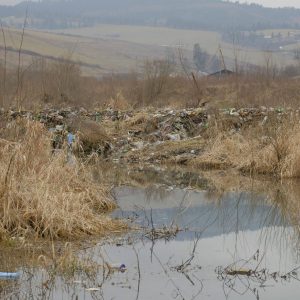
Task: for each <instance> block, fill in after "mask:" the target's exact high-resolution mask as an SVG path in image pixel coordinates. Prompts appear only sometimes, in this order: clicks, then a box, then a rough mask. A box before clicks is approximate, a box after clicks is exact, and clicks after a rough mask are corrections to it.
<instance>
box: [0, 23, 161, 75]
mask: <svg viewBox="0 0 300 300" xmlns="http://www.w3.org/2000/svg"><path fill="white" fill-rule="evenodd" d="M4 32H5V36H6V46H7V48H8V52H9V55H8V63H9V65H10V66H12V67H13V66H15V65H16V64H17V62H18V59H17V55H18V53H17V52H18V49H19V46H20V41H21V30H18V29H11V28H10V29H7V28H5V30H4ZM0 48H1V49H2V51H0V61H3V58H4V51H3V48H4V42H3V36H2V35H0ZM164 55H165V52H164V49H163V48H162V47H157V46H149V45H143V44H138V43H132V42H126V41H114V40H105V39H95V38H89V37H78V36H67V35H61V34H54V33H47V32H41V31H34V30H29V29H27V30H26V31H25V35H24V42H23V46H22V61H23V63H24V65H28V64H30V63H32V60H33V59H34V58H38V57H41V56H42V57H45V58H47V59H49V60H58V59H61V58H63V57H65V58H68V59H71V60H72V61H74V62H76V63H78V64H79V65H80V66H81V67H82V69H83V73H84V74H86V75H94V76H101V75H103V74H110V73H127V72H130V71H131V70H133V69H136V68H138V67H139V66H140V65H141V64H142V63H143V61H144V60H145V59H146V58H149V59H151V58H152V59H155V58H163V57H164Z"/></svg>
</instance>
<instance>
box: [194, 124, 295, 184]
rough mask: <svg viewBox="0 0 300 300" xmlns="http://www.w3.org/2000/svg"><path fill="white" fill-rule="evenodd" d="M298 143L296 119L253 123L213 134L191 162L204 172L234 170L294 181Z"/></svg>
mask: <svg viewBox="0 0 300 300" xmlns="http://www.w3.org/2000/svg"><path fill="white" fill-rule="evenodd" d="M299 140H300V123H299V120H290V119H289V120H284V121H276V123H272V124H269V125H268V126H266V127H263V126H261V125H259V124H256V125H254V126H252V127H250V128H248V129H247V130H244V131H241V132H238V133H229V132H220V133H218V134H216V136H215V137H214V138H212V137H211V138H210V139H209V141H208V145H207V147H206V149H205V151H204V152H203V154H202V155H201V156H199V157H197V158H196V159H195V160H193V161H192V162H191V163H192V164H193V165H196V166H198V167H203V166H207V168H208V169H212V168H213V167H214V166H215V168H216V169H222V168H223V169H228V168H236V169H238V170H240V171H241V172H243V173H250V174H266V175H272V176H276V177H279V178H298V177H300V143H299Z"/></svg>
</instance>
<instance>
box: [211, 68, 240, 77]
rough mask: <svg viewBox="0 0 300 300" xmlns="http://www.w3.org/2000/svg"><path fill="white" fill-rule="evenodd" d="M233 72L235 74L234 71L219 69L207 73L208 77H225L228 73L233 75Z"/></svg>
mask: <svg viewBox="0 0 300 300" xmlns="http://www.w3.org/2000/svg"><path fill="white" fill-rule="evenodd" d="M233 74H235V72H233V71H230V70H227V69H222V70H219V71H217V72H215V73H212V74H209V75H208V77H217V78H221V77H227V76H230V75H233Z"/></svg>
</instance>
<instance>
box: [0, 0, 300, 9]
mask: <svg viewBox="0 0 300 300" xmlns="http://www.w3.org/2000/svg"><path fill="white" fill-rule="evenodd" d="M83 1H84V0H83ZM149 1H150V0H149ZM19 2H21V0H0V4H6V5H14V4H16V3H19ZM234 2H235V0H234ZM240 2H248V3H251V2H255V3H258V4H262V5H264V6H270V7H280V6H294V7H297V8H300V0H248V1H246V0H240Z"/></svg>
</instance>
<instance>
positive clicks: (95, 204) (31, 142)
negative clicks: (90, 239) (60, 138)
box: [0, 121, 121, 238]
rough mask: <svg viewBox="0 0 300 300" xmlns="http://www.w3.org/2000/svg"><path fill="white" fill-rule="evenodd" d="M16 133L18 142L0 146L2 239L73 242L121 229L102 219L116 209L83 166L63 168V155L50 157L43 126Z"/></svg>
mask: <svg viewBox="0 0 300 300" xmlns="http://www.w3.org/2000/svg"><path fill="white" fill-rule="evenodd" d="M16 127H17V129H18V131H19V135H18V136H16V135H15V136H14V138H13V139H14V140H15V141H16V142H15V141H9V140H1V144H2V145H1V149H0V167H1V170H4V172H2V173H1V175H0V180H1V183H2V184H1V190H0V199H1V205H0V215H1V220H0V232H1V235H2V236H3V234H9V235H28V236H29V235H30V236H32V235H33V236H39V237H51V238H74V237H81V236H84V235H89V234H99V233H103V234H104V233H106V232H107V231H109V230H112V231H113V230H118V229H120V228H121V227H120V226H121V224H118V223H116V222H113V221H112V220H111V219H110V218H108V217H107V216H104V215H103V213H104V212H105V211H107V210H110V209H113V208H114V207H115V204H114V203H113V202H112V201H110V199H109V198H108V196H107V192H106V191H105V188H104V187H101V186H99V185H98V184H96V183H94V182H93V181H92V179H91V176H90V173H89V171H88V169H87V168H86V167H85V166H84V165H83V164H81V163H79V162H74V163H66V152H65V151H61V152H60V153H57V154H54V155H53V154H52V153H51V148H50V145H51V139H50V136H49V135H48V134H47V132H46V131H45V129H44V128H43V126H42V125H41V124H39V123H35V122H26V121H25V122H21V123H19V124H16Z"/></svg>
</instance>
